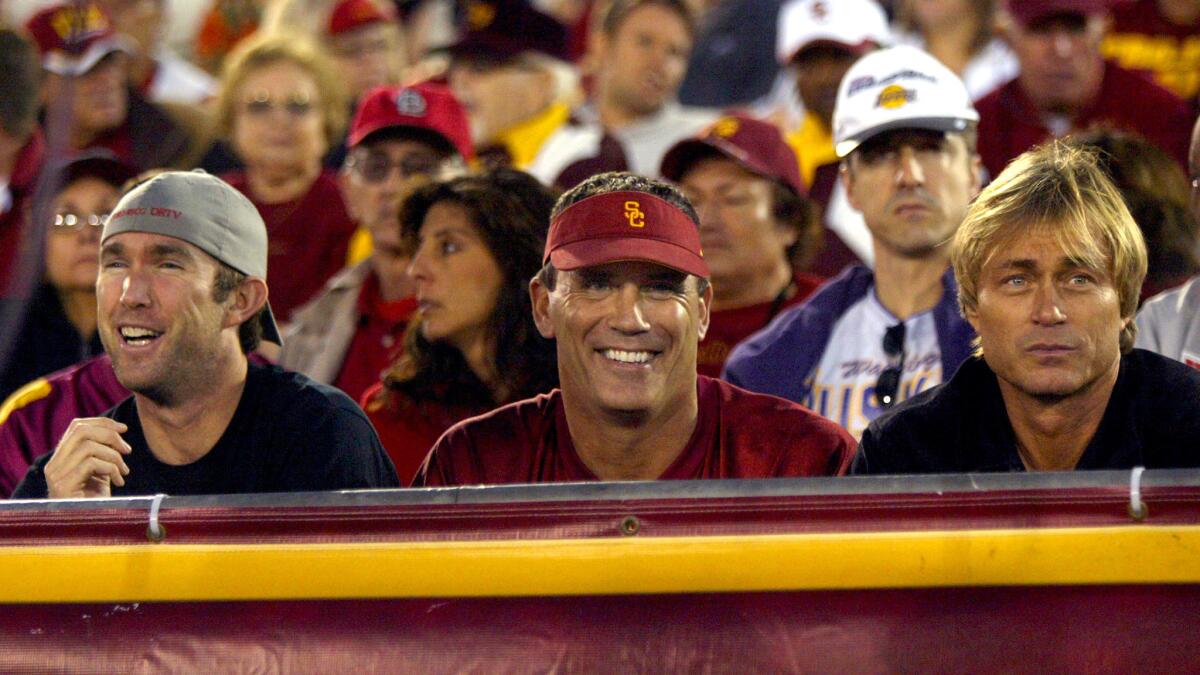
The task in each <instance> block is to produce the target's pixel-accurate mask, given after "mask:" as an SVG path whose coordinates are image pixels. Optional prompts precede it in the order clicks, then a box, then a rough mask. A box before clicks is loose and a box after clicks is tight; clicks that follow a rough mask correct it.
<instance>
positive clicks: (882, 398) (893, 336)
mask: <svg viewBox="0 0 1200 675" xmlns="http://www.w3.org/2000/svg"><path fill="white" fill-rule="evenodd" d="M883 353H884V354H886V355H887V357H888V362H889V363H890V364H891V365H889V366H888V367H887V368H884V369H883V372H881V373H879V379H878V380H877V381H876V382H875V400H876V401H879V406H880V407H881V408H890V407H892V405H893V404H895V403H896V393H897V392H899V391H900V375H901V374H902V373H903V372H904V323H903V322H901V323H898V324H896V325H895V326H892V327H891V328H888V329H887V332H886V333H884V334H883Z"/></svg>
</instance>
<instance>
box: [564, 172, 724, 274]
mask: <svg viewBox="0 0 1200 675" xmlns="http://www.w3.org/2000/svg"><path fill="white" fill-rule="evenodd" d="M622 260H644V261H646V262H652V263H655V264H658V265H663V266H664V267H670V268H671V269H674V270H679V271H680V272H685V273H687V274H694V275H696V276H698V277H702V278H704V279H707V278H709V271H708V263H706V262H704V253H703V252H702V251H701V250H700V228H699V226H697V225H696V222H695V221H693V220H692V219H691V218H689V217H688V215H687V214H686V213H684V212H683V211H682V210H681V209H680V208H679V207H678V206H675V205H674V204H672V203H670V202H668V201H667V200H665V199H661V198H659V197H656V196H654V195H652V194H650V193H648V192H637V191H620V192H607V193H604V194H598V195H593V196H591V197H587V198H586V199H582V200H580V201H578V202H576V203H574V204H572V205H571V206H569V207H567V208H566V209H564V210H563V212H562V213H560V214H558V217H556V218H555V219H554V220H552V221H551V222H550V232H549V234H548V235H547V236H546V252H545V255H544V256H543V258H542V264H543V265H544V264H546V263H547V262H550V263H553V264H554V267H555V268H556V269H560V270H574V269H579V268H581V267H591V266H593V265H603V264H605V263H610V262H618V261H622Z"/></svg>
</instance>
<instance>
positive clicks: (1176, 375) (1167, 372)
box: [1125, 349, 1200, 413]
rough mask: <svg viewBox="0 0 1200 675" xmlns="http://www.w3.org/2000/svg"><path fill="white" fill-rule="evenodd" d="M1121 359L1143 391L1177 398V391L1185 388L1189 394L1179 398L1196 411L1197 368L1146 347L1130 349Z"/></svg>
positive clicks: (1199, 398)
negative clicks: (1134, 375) (1135, 377)
mask: <svg viewBox="0 0 1200 675" xmlns="http://www.w3.org/2000/svg"><path fill="white" fill-rule="evenodd" d="M1125 363H1126V366H1127V367H1130V368H1133V369H1135V370H1136V373H1137V376H1138V381H1139V382H1141V383H1142V387H1143V388H1144V389H1145V390H1146V392H1145V393H1146V394H1150V395H1158V396H1162V397H1163V398H1167V399H1171V400H1176V401H1179V395H1180V394H1181V393H1183V392H1187V393H1188V394H1191V396H1188V397H1187V398H1186V399H1184V400H1183V401H1181V402H1183V403H1184V404H1185V405H1187V406H1189V407H1194V408H1196V412H1197V413H1200V404H1198V403H1197V401H1200V370H1198V369H1197V368H1195V367H1193V366H1190V365H1187V364H1184V363H1182V362H1180V361H1177V360H1175V359H1173V358H1169V357H1166V356H1163V355H1162V354H1156V353H1155V352H1152V351H1150V350H1147V349H1132V350H1130V352H1129V354H1127V355H1126V356H1125Z"/></svg>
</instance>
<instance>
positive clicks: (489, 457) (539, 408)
mask: <svg viewBox="0 0 1200 675" xmlns="http://www.w3.org/2000/svg"><path fill="white" fill-rule="evenodd" d="M561 401H562V395H561V393H560V392H559V390H557V389H556V390H554V391H552V392H550V393H548V394H539V395H537V396H535V397H533V398H529V399H525V400H522V401H516V402H514V403H509V404H508V405H504V406H501V407H499V408H496V409H495V410H492V411H490V412H486V413H484V414H482V415H477V416H475V417H470V418H467V419H465V420H462V421H461V422H459V423H457V424H455V425H453V426H452V427H450V428H449V429H447V430H446V432H445V433H444V434H442V436H441V438H439V439H438V440H437V442H436V443H434V445H433V448H432V449H431V450H430V452H429V456H428V458H427V459H426V463H425V465H424V466H422V467H421V469H420V471H418V473H417V479H416V481H415V482H414V484H415V485H427V486H428V485H471V484H478V483H488V484H493V483H513V482H528V481H529V480H530V478H529V477H530V476H531V474H532V473H533V467H532V466H531V463H532V462H534V461H535V460H534V457H535V455H536V454H537V450H538V448H539V446H541V445H542V444H543V442H544V441H546V440H547V439H550V442H551V443H552V442H553V436H554V421H555V417H556V411H557V407H558V406H559V405H561Z"/></svg>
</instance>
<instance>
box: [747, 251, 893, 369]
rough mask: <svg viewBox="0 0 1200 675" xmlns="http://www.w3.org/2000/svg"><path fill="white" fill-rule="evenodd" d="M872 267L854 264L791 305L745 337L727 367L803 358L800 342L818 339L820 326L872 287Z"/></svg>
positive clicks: (826, 323)
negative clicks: (760, 361)
mask: <svg viewBox="0 0 1200 675" xmlns="http://www.w3.org/2000/svg"><path fill="white" fill-rule="evenodd" d="M873 279H874V275H873V274H872V273H871V270H870V269H868V268H866V267H864V266H861V265H852V266H850V267H847V268H846V269H845V270H843V271H842V272H841V273H840V274H838V275H837V276H836V277H834V278H833V279H830V280H829V281H827V282H825V283H824V284H822V285H821V286H819V287H818V288H817V289H816V290H815V291H813V293H812V295H810V296H809V297H808V298H807V299H806V300H804V301H803V302H801V303H799V304H797V305H793V306H791V307H788V308H787V309H785V310H783V311H781V312H780V313H779V315H778V316H776V317H775V318H774V319H772V320H771V322H770V323H768V324H767V325H766V326H765V327H763V328H762V329H760V330H759V331H758V332H756V333H754V334H752V335H750V337H747V338H746V339H745V340H743V341H742V342H741V343H740V344H738V346H737V347H735V348H734V350H733V352H732V353H731V354H730V355H729V360H728V362H727V366H726V367H727V368H728V369H729V370H731V371H734V370H737V369H738V368H739V367H740V366H741V364H743V363H745V362H748V361H755V360H758V359H760V358H763V357H766V358H768V359H770V360H775V359H786V358H788V357H789V356H791V357H796V358H801V357H804V356H805V354H803V353H799V352H800V351H804V350H797V349H795V347H796V346H797V345H798V344H799V343H807V342H811V341H812V340H815V339H817V338H816V335H815V334H814V332H815V331H816V329H818V328H823V329H825V330H828V329H829V328H830V327H831V326H832V325H833V322H834V321H836V319H837V317H838V316H840V315H841V314H842V313H843V312H844V311H845V310H846V308H847V307H849V306H850V305H851V304H853V302H854V301H855V300H857V299H861V298H862V297H863V296H864V295H866V293H867V291H868V290H869V289H870V288H871V284H872V283H873Z"/></svg>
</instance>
